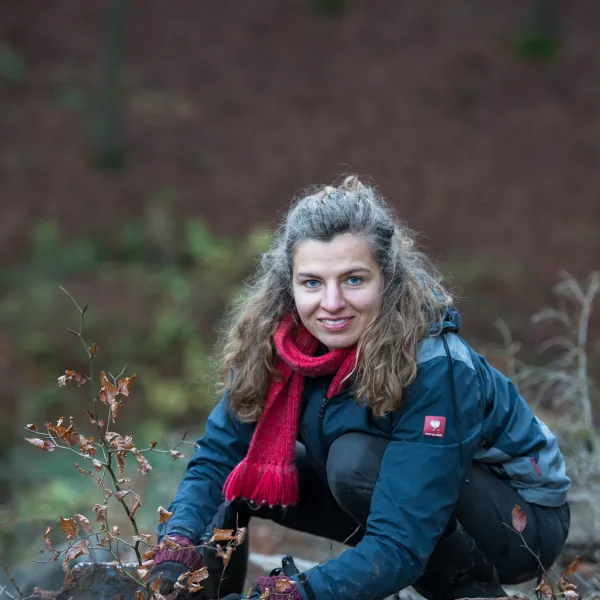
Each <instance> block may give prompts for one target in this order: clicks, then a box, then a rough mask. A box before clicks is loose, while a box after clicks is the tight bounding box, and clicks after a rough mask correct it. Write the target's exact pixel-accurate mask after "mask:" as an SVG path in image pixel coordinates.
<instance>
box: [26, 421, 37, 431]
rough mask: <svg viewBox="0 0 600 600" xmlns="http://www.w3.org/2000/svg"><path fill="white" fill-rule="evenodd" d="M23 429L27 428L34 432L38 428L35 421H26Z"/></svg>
mask: <svg viewBox="0 0 600 600" xmlns="http://www.w3.org/2000/svg"><path fill="white" fill-rule="evenodd" d="M25 429H29V431H33V432H36V431H37V430H38V429H37V427H36V425H35V423H28V424H27V425H25Z"/></svg>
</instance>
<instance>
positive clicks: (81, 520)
mask: <svg viewBox="0 0 600 600" xmlns="http://www.w3.org/2000/svg"><path fill="white" fill-rule="evenodd" d="M75 518H76V519H77V520H78V521H79V524H80V525H81V527H82V528H83V529H84V531H87V533H92V527H91V525H90V520H89V519H88V518H87V517H86V516H84V515H80V514H76V515H75Z"/></svg>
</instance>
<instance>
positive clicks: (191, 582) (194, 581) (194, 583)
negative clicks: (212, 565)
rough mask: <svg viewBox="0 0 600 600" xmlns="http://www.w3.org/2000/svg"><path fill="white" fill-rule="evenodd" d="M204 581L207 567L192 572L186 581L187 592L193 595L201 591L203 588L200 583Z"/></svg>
mask: <svg viewBox="0 0 600 600" xmlns="http://www.w3.org/2000/svg"><path fill="white" fill-rule="evenodd" d="M205 579H208V567H202V568H201V569H198V570H197V571H192V573H191V575H190V576H189V578H188V580H187V589H188V592H190V593H192V594H193V593H195V592H199V591H200V590H201V589H203V587H204V586H202V585H201V583H202V582H203V581H204V580H205Z"/></svg>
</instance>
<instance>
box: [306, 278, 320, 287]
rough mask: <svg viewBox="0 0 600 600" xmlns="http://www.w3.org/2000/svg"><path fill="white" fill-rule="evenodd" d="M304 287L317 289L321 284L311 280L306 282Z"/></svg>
mask: <svg viewBox="0 0 600 600" xmlns="http://www.w3.org/2000/svg"><path fill="white" fill-rule="evenodd" d="M304 285H305V286H306V287H309V288H315V287H317V286H318V285H319V282H318V281H317V280H316V279H309V280H308V281H305V282H304Z"/></svg>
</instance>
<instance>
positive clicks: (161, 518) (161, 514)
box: [156, 506, 173, 523]
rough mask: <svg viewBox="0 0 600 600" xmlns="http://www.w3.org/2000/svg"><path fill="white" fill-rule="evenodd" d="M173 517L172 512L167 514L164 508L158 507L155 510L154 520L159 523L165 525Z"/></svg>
mask: <svg viewBox="0 0 600 600" xmlns="http://www.w3.org/2000/svg"><path fill="white" fill-rule="evenodd" d="M172 516H173V513H172V512H169V511H168V510H167V509H166V508H165V507H164V506H159V507H158V508H157V509H156V518H157V519H158V522H159V523H166V522H167V521H168V520H169V519H170V518H171V517H172Z"/></svg>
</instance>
